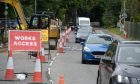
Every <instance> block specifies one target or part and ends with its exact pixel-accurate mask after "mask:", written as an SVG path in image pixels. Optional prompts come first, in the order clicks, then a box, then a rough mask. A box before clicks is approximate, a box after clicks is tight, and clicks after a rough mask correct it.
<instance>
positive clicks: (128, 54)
mask: <svg viewBox="0 0 140 84" xmlns="http://www.w3.org/2000/svg"><path fill="white" fill-rule="evenodd" d="M118 52H119V53H118V62H121V63H128V64H140V46H121V47H120V48H119V50H118Z"/></svg>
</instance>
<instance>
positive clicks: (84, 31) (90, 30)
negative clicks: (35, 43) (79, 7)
mask: <svg viewBox="0 0 140 84" xmlns="http://www.w3.org/2000/svg"><path fill="white" fill-rule="evenodd" d="M89 32H90V33H91V32H92V29H91V28H82V29H78V33H89Z"/></svg>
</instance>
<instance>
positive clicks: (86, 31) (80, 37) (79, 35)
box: [75, 28, 93, 43]
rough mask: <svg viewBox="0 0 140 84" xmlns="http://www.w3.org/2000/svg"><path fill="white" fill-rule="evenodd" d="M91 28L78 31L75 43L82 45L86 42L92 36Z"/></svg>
mask: <svg viewBox="0 0 140 84" xmlns="http://www.w3.org/2000/svg"><path fill="white" fill-rule="evenodd" d="M92 33H93V32H92V29H91V28H80V29H78V31H77V34H76V37H75V43H80V42H82V41H85V40H86V38H87V37H88V36H89V35H90V34H92Z"/></svg>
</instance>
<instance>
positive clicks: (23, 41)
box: [9, 30, 41, 51]
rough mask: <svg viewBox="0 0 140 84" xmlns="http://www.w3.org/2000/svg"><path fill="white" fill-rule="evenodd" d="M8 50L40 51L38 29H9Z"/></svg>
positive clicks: (39, 33)
mask: <svg viewBox="0 0 140 84" xmlns="http://www.w3.org/2000/svg"><path fill="white" fill-rule="evenodd" d="M9 50H12V51H41V32H40V31H23V30H10V31H9Z"/></svg>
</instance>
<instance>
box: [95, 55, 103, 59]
mask: <svg viewBox="0 0 140 84" xmlns="http://www.w3.org/2000/svg"><path fill="white" fill-rule="evenodd" d="M102 56H103V55H95V58H101V57H102Z"/></svg>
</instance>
